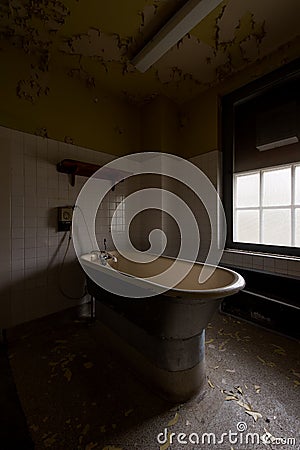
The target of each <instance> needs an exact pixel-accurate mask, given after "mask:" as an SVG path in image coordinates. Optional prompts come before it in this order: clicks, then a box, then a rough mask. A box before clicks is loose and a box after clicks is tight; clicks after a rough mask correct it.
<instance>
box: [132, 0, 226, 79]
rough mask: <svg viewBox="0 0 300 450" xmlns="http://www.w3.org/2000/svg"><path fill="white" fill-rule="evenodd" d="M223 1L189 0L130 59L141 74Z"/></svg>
mask: <svg viewBox="0 0 300 450" xmlns="http://www.w3.org/2000/svg"><path fill="white" fill-rule="evenodd" d="M222 1H223V0H189V1H188V2H187V3H186V4H185V5H184V6H183V7H182V8H181V9H180V10H179V11H178V12H177V13H176V14H175V15H174V16H173V17H171V19H170V20H169V21H168V22H167V23H166V24H165V25H164V26H163V27H162V28H161V30H160V31H159V32H158V33H157V34H156V35H155V36H154V37H153V39H151V40H150V41H149V42H148V43H147V44H146V45H145V47H144V48H143V49H142V50H141V51H140V52H139V53H138V54H137V55H136V56H135V57H134V58H133V59H132V61H131V62H132V64H133V65H134V66H135V67H136V68H137V69H138V70H139V71H140V72H142V73H144V72H146V70H147V69H149V67H151V66H152V64H154V63H155V62H156V61H158V60H159V59H160V58H161V57H162V56H163V55H164V54H165V53H166V52H167V51H168V50H169V49H170V48H171V47H173V45H175V44H176V43H177V42H178V41H179V40H180V39H181V38H183V37H184V36H185V35H186V34H187V33H188V32H189V31H191V30H192V29H193V28H194V27H195V26H196V25H198V23H199V22H201V20H202V19H204V17H206V16H207V15H208V14H209V13H210V12H211V11H213V10H214V9H215V8H216V7H217V6H218V5H219V4H220V3H221V2H222Z"/></svg>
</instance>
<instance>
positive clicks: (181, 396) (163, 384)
mask: <svg viewBox="0 0 300 450" xmlns="http://www.w3.org/2000/svg"><path fill="white" fill-rule="evenodd" d="M98 289H99V288H98ZM97 299H98V300H100V301H97V302H96V318H97V320H98V321H100V322H101V327H100V329H101V334H103V339H104V341H105V342H109V343H110V345H111V346H112V347H114V348H115V349H116V350H117V351H118V352H119V353H120V354H121V356H122V357H123V358H124V359H125V360H126V363H128V364H129V365H130V366H131V367H132V368H133V369H134V370H135V371H136V372H138V373H139V374H140V375H141V376H142V378H143V379H144V380H145V381H146V382H147V384H148V385H149V386H150V387H152V388H154V389H156V390H157V391H159V392H160V394H161V395H162V396H163V397H164V398H166V399H167V400H169V401H172V402H185V401H187V400H189V399H190V398H191V397H193V396H195V395H197V394H198V393H199V392H200V391H201V389H202V388H203V386H204V385H205V380H206V374H205V347H204V344H205V342H204V341H205V330H201V331H200V333H199V334H196V335H194V336H191V337H189V338H185V339H182V338H170V337H168V338H166V337H165V336H162V335H159V334H156V333H154V332H151V328H148V327H147V325H145V326H144V327H142V326H141V325H140V324H137V323H135V322H133V321H132V320H130V316H129V317H128V315H124V314H122V313H120V311H119V310H115V309H114V302H113V300H114V296H111V295H109V296H108V298H106V299H105V293H103V297H102V299H100V298H99V297H98V296H97ZM126 302H130V300H129V299H128V300H126ZM97 329H98V327H97Z"/></svg>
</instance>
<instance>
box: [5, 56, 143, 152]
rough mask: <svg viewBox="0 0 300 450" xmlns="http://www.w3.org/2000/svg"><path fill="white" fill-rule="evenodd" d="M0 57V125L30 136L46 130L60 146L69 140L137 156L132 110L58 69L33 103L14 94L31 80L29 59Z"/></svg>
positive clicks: (136, 125) (136, 124) (134, 111)
mask: <svg viewBox="0 0 300 450" xmlns="http://www.w3.org/2000/svg"><path fill="white" fill-rule="evenodd" d="M0 57H1V70H0V98H1V102H0V125H2V126H5V127H8V128H13V129H18V130H21V131H25V132H28V133H31V134H35V132H36V130H37V129H40V128H46V130H47V134H48V137H50V138H52V139H56V140H59V141H64V139H65V137H66V136H67V137H69V138H72V140H73V142H74V143H75V144H76V145H79V146H83V147H87V148H91V149H95V150H99V151H102V152H106V153H111V154H114V155H124V154H127V153H132V152H136V151H139V149H140V114H139V111H138V109H137V108H136V107H135V106H133V105H130V104H129V103H125V102H122V101H121V100H120V99H118V98H116V97H114V96H113V95H111V94H110V93H109V92H107V90H103V91H101V89H100V88H96V89H95V88H93V89H88V88H87V87H86V86H85V84H84V82H83V81H82V80H79V79H74V78H70V77H68V76H67V75H66V73H65V72H63V71H60V70H55V71H51V72H49V73H47V74H45V75H44V77H45V79H44V82H45V85H49V86H50V91H49V94H48V95H47V96H45V95H42V96H41V97H40V98H38V99H37V101H36V102H35V104H32V103H31V102H29V101H27V100H25V99H23V98H22V99H20V98H18V96H17V95H16V86H17V83H18V81H19V80H20V79H28V78H29V77H30V72H29V69H28V66H29V64H28V56H26V55H24V53H23V52H21V51H18V50H16V49H11V48H10V50H9V51H5V52H4V51H2V52H1V53H0ZM95 99H98V101H97V102H95Z"/></svg>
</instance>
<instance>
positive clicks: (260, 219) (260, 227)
mask: <svg viewBox="0 0 300 450" xmlns="http://www.w3.org/2000/svg"><path fill="white" fill-rule="evenodd" d="M262 197H263V172H262V170H260V171H259V243H260V244H261V243H262V229H263V228H262V225H263V219H262V217H263V214H262V200H263V199H262Z"/></svg>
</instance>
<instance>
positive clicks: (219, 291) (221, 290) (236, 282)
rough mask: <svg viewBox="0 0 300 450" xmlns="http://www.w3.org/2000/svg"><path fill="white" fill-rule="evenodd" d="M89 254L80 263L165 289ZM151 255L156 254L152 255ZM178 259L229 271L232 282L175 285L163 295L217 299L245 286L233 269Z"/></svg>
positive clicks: (115, 252)
mask: <svg viewBox="0 0 300 450" xmlns="http://www.w3.org/2000/svg"><path fill="white" fill-rule="evenodd" d="M109 253H111V254H112V255H114V254H118V252H117V251H116V250H112V251H110V252H109ZM90 255H91V253H85V254H83V255H81V256H80V261H81V262H82V264H87V265H88V266H89V267H90V268H92V269H95V268H97V270H100V271H103V272H106V271H109V272H110V273H111V275H113V276H116V274H121V275H123V276H125V277H127V278H129V279H132V280H137V281H141V282H143V283H145V284H146V285H148V286H149V287H150V286H153V287H157V288H160V289H161V288H164V289H165V286H163V285H160V284H158V283H154V282H153V281H148V280H147V278H142V277H137V276H135V275H131V274H128V273H126V272H122V271H121V270H117V269H115V268H114V267H112V266H111V265H110V264H109V263H108V264H106V265H102V264H101V263H100V261H91V260H90V259H87V257H88V256H90ZM149 255H150V254H149ZM152 256H157V255H152ZM158 257H159V258H166V259H172V260H175V259H176V258H174V257H171V256H158ZM180 261H183V262H188V263H191V264H192V266H193V265H194V264H196V265H202V266H208V267H213V268H215V270H221V271H224V272H227V273H228V272H229V273H231V274H232V275H233V276H234V279H233V282H232V283H230V284H228V285H225V286H222V287H218V288H212V289H179V288H176V287H172V288H169V289H167V290H166V294H165V295H168V296H171V295H170V292H172V291H175V292H176V293H178V295H179V294H180V293H184V294H185V295H188V296H189V297H191V296H192V295H193V294H194V295H199V294H203V295H205V296H210V294H211V297H212V300H213V299H216V300H217V299H220V298H222V297H227V296H229V295H233V294H235V293H237V292H239V291H240V290H241V289H243V288H244V287H245V280H244V278H243V277H242V275H240V274H239V273H238V272H236V271H235V270H232V269H227V268H226V267H222V266H219V265H217V266H216V265H213V264H204V263H202V262H200V261H195V262H193V263H192V262H191V261H189V260H186V259H181V260H180ZM141 264H142V263H141ZM128 282H129V281H128ZM214 294H215V295H214Z"/></svg>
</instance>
